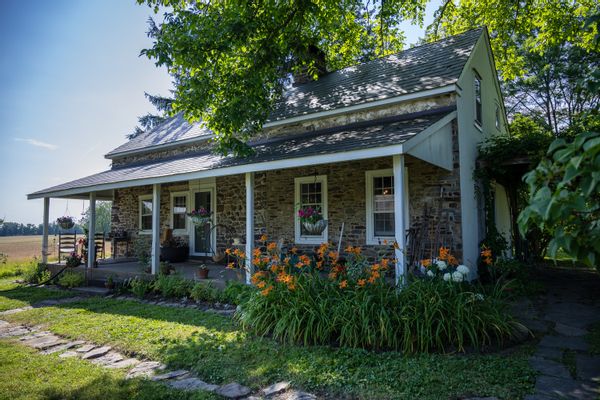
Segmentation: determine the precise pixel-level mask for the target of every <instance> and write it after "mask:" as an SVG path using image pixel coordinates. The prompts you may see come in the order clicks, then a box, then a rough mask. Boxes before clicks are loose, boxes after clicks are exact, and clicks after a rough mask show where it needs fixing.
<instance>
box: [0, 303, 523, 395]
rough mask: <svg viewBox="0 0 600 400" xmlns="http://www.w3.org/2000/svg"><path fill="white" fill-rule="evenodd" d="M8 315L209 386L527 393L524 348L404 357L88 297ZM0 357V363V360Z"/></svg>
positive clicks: (355, 392)
mask: <svg viewBox="0 0 600 400" xmlns="http://www.w3.org/2000/svg"><path fill="white" fill-rule="evenodd" d="M5 319H8V320H11V321H15V322H20V323H26V324H32V325H33V324H44V325H46V326H47V327H48V328H49V329H50V330H51V331H53V332H55V333H58V334H61V335H64V336H68V337H71V338H83V339H87V340H91V341H94V342H96V343H99V344H104V343H110V344H111V345H113V346H115V347H117V348H118V349H120V350H121V351H124V352H129V353H130V354H138V355H140V356H145V357H148V358H151V359H155V360H159V361H162V362H165V363H167V364H168V365H169V366H170V367H171V368H187V369H192V370H194V371H195V372H196V373H197V374H198V375H199V376H200V378H202V379H204V380H205V381H208V382H211V383H229V382H231V381H237V382H240V383H242V384H246V385H249V386H251V387H252V388H254V389H257V388H259V387H262V386H264V385H267V384H271V383H274V382H277V381H280V380H291V381H292V383H293V385H294V386H296V387H299V388H303V389H305V390H308V391H312V392H316V393H321V394H328V395H329V396H331V397H351V398H359V399H363V398H364V399H367V398H368V399H371V398H386V399H393V398H398V399H413V398H419V399H448V398H455V397H461V396H474V395H478V396H497V397H499V398H504V399H509V398H510V399H515V398H522V397H523V396H524V395H525V394H527V393H530V392H532V390H533V381H534V373H533V371H532V370H531V369H530V368H529V366H528V363H527V353H528V350H530V349H529V348H522V349H519V350H518V351H516V352H513V353H512V354H510V355H472V356H443V355H421V356H410V357H403V356H402V355H400V354H398V353H374V352H367V351H364V350H348V349H336V348H330V347H300V346H289V345H280V344H278V343H276V342H274V341H273V340H270V339H266V338H256V337H252V336H249V335H248V334H246V333H245V332H243V331H241V330H240V329H239V328H238V327H237V326H235V324H234V323H233V322H232V321H231V320H230V319H228V318H225V317H221V316H217V315H213V314H208V313H203V312H200V311H196V310H191V309H174V308H169V307H161V306H152V305H146V304H140V303H137V302H134V301H120V300H113V299H100V298H90V299H86V300H83V301H81V302H77V303H70V304H64V305H61V306H58V307H48V308H40V309H33V310H28V311H25V312H21V313H18V314H13V315H9V316H6V317H5ZM0 364H3V360H1V359H0Z"/></svg>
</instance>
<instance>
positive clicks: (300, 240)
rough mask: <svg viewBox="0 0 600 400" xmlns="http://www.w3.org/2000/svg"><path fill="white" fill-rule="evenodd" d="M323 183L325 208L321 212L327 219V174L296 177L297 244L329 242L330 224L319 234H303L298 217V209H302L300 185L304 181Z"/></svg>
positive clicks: (295, 233) (295, 234) (295, 221)
mask: <svg viewBox="0 0 600 400" xmlns="http://www.w3.org/2000/svg"><path fill="white" fill-rule="evenodd" d="M314 182H319V183H321V190H322V192H323V193H322V195H321V196H322V201H323V208H322V210H321V213H322V214H323V219H325V220H327V175H317V176H314V175H313V176H303V177H300V178H295V179H294V236H295V238H294V239H295V242H296V243H297V244H321V243H325V242H327V238H328V231H329V224H328V225H327V227H326V228H325V230H324V231H323V233H322V234H321V235H319V236H312V235H310V236H308V235H302V234H301V230H300V218H299V217H298V210H299V209H300V185H301V184H303V183H314Z"/></svg>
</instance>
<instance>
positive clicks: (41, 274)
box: [23, 261, 51, 285]
mask: <svg viewBox="0 0 600 400" xmlns="http://www.w3.org/2000/svg"><path fill="white" fill-rule="evenodd" d="M50 277H51V275H50V271H49V270H48V267H46V265H45V264H42V263H36V262H35V261H34V262H33V263H32V265H30V266H29V267H28V268H26V269H25V270H24V271H23V280H24V281H25V282H27V283H31V284H34V285H37V284H40V283H42V282H46V281H48V280H49V279H50Z"/></svg>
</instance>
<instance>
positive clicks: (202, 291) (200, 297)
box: [190, 282, 221, 302]
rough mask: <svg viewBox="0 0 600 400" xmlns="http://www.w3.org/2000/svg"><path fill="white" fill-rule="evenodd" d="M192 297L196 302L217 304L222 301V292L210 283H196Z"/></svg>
mask: <svg viewBox="0 0 600 400" xmlns="http://www.w3.org/2000/svg"><path fill="white" fill-rule="evenodd" d="M190 297H191V298H192V299H194V300H196V301H207V302H216V301H220V299H221V292H220V291H219V289H216V288H214V287H213V286H212V284H211V283H210V282H208V283H203V282H200V283H196V284H195V285H194V287H192V290H191V293H190Z"/></svg>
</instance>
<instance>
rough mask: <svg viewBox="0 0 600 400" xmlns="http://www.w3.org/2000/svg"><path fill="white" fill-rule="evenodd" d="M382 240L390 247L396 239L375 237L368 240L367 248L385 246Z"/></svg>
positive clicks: (392, 237)
mask: <svg viewBox="0 0 600 400" xmlns="http://www.w3.org/2000/svg"><path fill="white" fill-rule="evenodd" d="M384 240H387V242H388V245H391V244H393V243H394V241H395V240H396V238H395V237H394V236H377V237H372V238H368V239H367V246H386V245H385V244H383V241H384Z"/></svg>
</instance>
